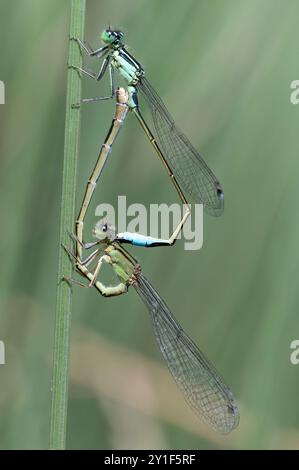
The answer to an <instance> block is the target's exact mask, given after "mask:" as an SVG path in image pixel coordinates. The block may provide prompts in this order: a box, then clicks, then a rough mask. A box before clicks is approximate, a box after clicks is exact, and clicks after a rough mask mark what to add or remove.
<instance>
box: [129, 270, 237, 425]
mask: <svg viewBox="0 0 299 470" xmlns="http://www.w3.org/2000/svg"><path fill="white" fill-rule="evenodd" d="M134 287H135V289H136V291H137V293H138V294H139V296H140V297H141V299H142V300H143V302H144V303H145V304H146V306H147V307H148V309H149V311H150V313H151V319H152V324H153V329H154V335H155V338H156V341H157V343H158V346H159V348H160V351H161V353H162V355H163V356H164V359H165V361H166V363H167V366H168V368H169V370H170V372H171V374H172V376H173V377H174V379H175V381H176V383H177V385H178V387H179V388H180V390H181V391H182V392H183V395H184V397H185V399H186V401H187V402H188V403H189V405H190V406H191V408H192V409H193V410H194V411H195V412H196V413H197V414H198V415H199V416H200V417H202V418H203V420H204V421H205V422H206V423H208V424H209V425H210V426H212V428H214V429H215V430H216V431H218V432H220V433H223V434H226V433H229V432H230V431H232V430H233V429H234V428H235V427H236V426H237V425H238V423H239V412H238V408H237V404H236V402H235V400H234V397H233V395H232V392H231V391H230V389H229V388H228V387H227V386H226V385H225V383H224V381H223V379H222V378H221V376H220V375H219V374H218V372H217V371H216V369H215V368H214V367H213V365H212V364H211V363H210V362H209V361H208V360H207V359H206V358H205V356H204V355H203V353H202V352H201V351H200V350H199V349H198V347H197V346H196V345H195V344H194V343H193V341H192V340H191V339H190V338H189V337H188V336H187V334H186V333H185V332H184V331H183V329H182V328H181V326H180V325H179V323H178V322H177V321H176V319H175V318H174V317H173V315H172V314H171V312H170V310H169V309H168V307H167V305H165V303H164V301H163V300H162V299H161V297H160V296H159V294H158V293H157V292H156V291H155V289H154V288H153V286H152V285H151V284H150V282H149V281H148V280H147V279H146V278H145V277H144V276H143V275H142V274H140V275H139V276H138V281H137V284H136V285H134Z"/></svg>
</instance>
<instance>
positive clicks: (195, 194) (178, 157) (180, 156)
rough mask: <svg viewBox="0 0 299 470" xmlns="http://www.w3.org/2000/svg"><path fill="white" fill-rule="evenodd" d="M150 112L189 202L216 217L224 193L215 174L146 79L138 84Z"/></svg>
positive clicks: (167, 157) (168, 159) (221, 208)
mask: <svg viewBox="0 0 299 470" xmlns="http://www.w3.org/2000/svg"><path fill="white" fill-rule="evenodd" d="M137 89H139V90H140V91H141V93H142V95H143V96H144V98H145V99H146V101H147V103H148V105H149V107H150V109H151V113H152V117H153V122H154V127H155V129H156V133H157V137H158V140H159V143H160V145H161V147H162V150H163V153H164V156H165V159H166V160H167V162H168V164H169V166H170V168H171V170H172V171H173V174H174V175H175V177H176V179H177V181H178V183H179V185H180V187H181V189H182V190H183V192H184V193H185V194H186V195H189V202H192V203H201V204H204V208H205V210H206V212H208V213H209V214H212V215H215V216H219V215H221V214H222V212H223V191H222V188H221V185H220V183H219V181H218V180H217V178H216V177H215V175H214V173H213V172H212V171H211V170H210V168H209V167H208V165H207V164H206V163H205V161H204V160H203V158H202V157H201V156H200V155H199V153H198V152H197V150H196V149H195V148H194V147H193V145H192V144H191V142H190V141H189V140H188V138H187V137H186V136H185V135H184V134H183V133H182V132H181V131H180V130H179V129H178V128H177V127H176V125H175V123H174V120H173V118H172V117H171V115H170V114H169V112H168V110H167V109H166V107H165V105H164V103H163V101H162V100H161V98H160V97H159V95H158V94H157V93H156V91H155V90H154V89H153V87H152V86H151V84H150V83H149V82H148V81H147V79H146V78H145V77H142V78H141V79H140V81H139V83H138V85H137Z"/></svg>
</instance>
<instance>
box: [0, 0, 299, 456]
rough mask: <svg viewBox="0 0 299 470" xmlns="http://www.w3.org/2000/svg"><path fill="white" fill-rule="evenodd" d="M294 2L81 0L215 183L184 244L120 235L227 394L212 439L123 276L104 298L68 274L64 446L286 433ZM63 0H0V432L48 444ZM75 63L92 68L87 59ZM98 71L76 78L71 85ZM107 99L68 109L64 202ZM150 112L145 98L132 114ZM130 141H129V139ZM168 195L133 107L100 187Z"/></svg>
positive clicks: (295, 382) (81, 174)
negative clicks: (74, 283) (121, 290)
mask: <svg viewBox="0 0 299 470" xmlns="http://www.w3.org/2000/svg"><path fill="white" fill-rule="evenodd" d="M298 15H299V3H298V1H297V0H288V1H286V2H282V1H280V0H277V1H276V0H263V1H260V0H252V1H250V2H248V1H246V0H226V1H223V0H213V1H209V0H185V1H184V2H182V1H181V0H164V1H163V2H161V1H160V0H150V1H149V0H126V1H125V2H124V1H123V0H101V1H97V0H87V17H86V27H85V37H86V39H87V40H88V41H89V42H90V43H91V44H92V45H94V46H98V47H99V45H100V44H99V40H100V37H99V36H100V33H101V30H102V29H103V28H104V27H105V26H107V25H108V24H109V23H111V24H112V25H113V26H116V27H120V28H123V30H124V31H126V32H127V35H126V41H127V43H128V45H129V51H130V52H131V53H133V54H134V55H135V56H136V57H137V59H138V60H139V61H140V62H141V63H142V64H143V65H144V67H145V70H146V73H147V76H148V78H149V79H150V81H151V82H152V84H153V85H154V87H155V88H156V89H157V90H158V91H159V93H160V94H161V96H162V98H163V99H164V100H165V102H166V103H167V106H168V107H169V109H170V111H171V113H172V114H173V115H174V116H175V117H176V120H177V123H178V125H179V126H180V127H181V128H183V129H184V130H185V131H186V133H187V135H188V136H189V137H190V139H191V140H192V142H194V144H195V146H196V147H197V148H199V149H200V151H201V153H202V154H203V155H204V157H205V159H206V161H207V162H208V164H209V165H210V166H211V168H213V170H214V171H215V173H216V174H217V176H218V177H219V179H220V181H221V182H222V184H223V187H224V190H225V213H224V216H223V217H221V218H219V219H213V218H211V217H205V226H204V236H205V239H204V246H203V249H202V250H200V251H196V252H194V251H189V252H186V251H184V250H183V242H182V241H179V242H178V243H177V244H176V245H175V246H174V247H173V248H170V249H166V248H164V249H163V248H157V249H156V250H148V251H147V250H142V249H136V248H135V249H134V250H133V249H132V252H134V254H135V255H136V256H137V257H138V259H139V260H140V261H141V263H142V266H143V270H144V272H145V273H146V275H147V276H148V277H149V279H151V280H152V282H153V284H154V285H155V286H156V287H157V289H158V291H159V292H160V293H161V295H162V296H163V297H164V298H165V300H166V302H167V304H168V305H169V306H170V308H171V309H172V311H173V312H174V314H175V315H176V317H177V318H178V319H179V321H180V322H181V323H182V325H183V326H184V328H185V329H186V330H187V331H189V332H191V333H192V337H193V339H194V340H195V341H196V343H197V344H199V345H200V347H201V349H202V350H203V351H204V352H205V353H206V354H207V356H208V357H209V358H210V359H211V360H212V361H213V362H214V363H215V365H216V366H217V369H218V370H219V371H221V373H222V375H223V376H224V377H225V379H226V381H227V382H228V384H229V385H230V386H231V388H232V390H233V391H234V394H235V395H236V397H237V400H238V403H239V404H240V413H241V421H240V425H239V427H238V429H237V430H236V431H234V432H233V433H232V434H231V435H229V436H227V437H222V436H219V435H217V434H216V433H214V432H213V431H211V430H210V429H209V428H208V427H207V426H205V425H204V424H202V423H201V422H200V421H199V420H198V419H197V418H196V417H195V416H193V414H192V412H191V411H190V410H189V409H188V407H187V405H185V402H184V400H183V398H182V397H181V395H180V394H179V392H178V391H177V389H176V386H175V385H174V383H173V382H172V379H171V377H170V376H169V374H168V371H167V370H166V367H165V365H164V363H163V362H162V359H161V357H160V355H159V352H158V351H157V348H156V345H155V343H154V339H153V336H152V334H151V326H150V322H149V317H148V315H147V312H146V310H145V308H144V306H143V305H142V304H141V302H140V300H139V299H138V297H137V296H136V294H135V292H134V290H133V291H131V292H130V293H129V294H128V295H126V296H123V297H120V298H116V299H111V300H108V299H103V298H101V297H100V296H99V295H98V294H97V292H96V291H95V290H90V291H89V290H87V289H80V288H79V287H74V304H73V312H72V341H71V354H72V355H71V371H70V387H69V413H68V439H67V446H68V448H72V449H80V448H83V449H84V448H99V449H100V448H120V449H124V448H155V449H167V448H173V449H175V448H183V449H184V448H185V449H188V448H195V449H217V448H219V449H223V448H233V449H238V448H265V449H269V448H270V449H274V448H299V407H298V405H297V403H298V400H297V399H298V390H299V375H298V374H299V365H298V366H297V367H296V366H294V365H291V363H290V352H291V351H290V343H291V341H292V340H293V339H298V338H299V328H298V300H299V299H298V277H299V256H298V254H297V253H298V248H297V242H298V239H299V222H298V216H297V207H298V204H297V200H298V174H299V160H298V118H299V107H296V106H294V105H292V104H291V103H290V83H291V81H292V80H295V79H299V67H298V44H299V30H298ZM68 21H69V1H66V0H65V1H63V2H61V0H51V1H50V0H13V1H7V0H0V42H1V44H2V47H1V66H0V79H1V80H3V81H4V82H5V84H6V104H5V105H4V106H1V107H0V125H1V132H0V155H1V160H0V165H1V167H0V168H1V169H0V178H1V182H0V192H1V193H0V201H1V202H0V211H1V212H0V220H1V231H0V237H1V243H0V247H1V248H0V249H1V265H0V276H1V279H0V340H2V341H4V342H5V345H6V362H7V364H6V365H2V366H0V436H1V437H0V447H1V448H2V449H16V448H22V449H23V448H24V449H28V448H34V449H40V448H47V447H48V441H49V416H50V399H51V395H50V393H51V392H50V381H51V358H52V345H53V319H54V310H55V291H56V270H57V254H58V247H59V242H58V233H59V214H60V195H61V182H62V178H61V174H62V159H63V138H64V118H65V92H66V70H67V69H66V65H67V34H68ZM87 64H88V67H89V68H92V67H93V68H94V69H97V67H98V66H99V64H98V62H96V63H90V62H88V61H87ZM106 90H108V82H105V83H103V84H102V85H98V84H96V83H93V82H92V81H89V80H85V81H84V85H83V93H84V96H85V97H89V96H95V95H99V94H102V93H103V92H105V91H106ZM113 110H114V103H113V102H106V103H102V104H98V105H92V106H90V107H88V106H87V107H85V108H84V109H83V113H82V126H81V144H80V145H81V146H80V161H79V167H78V201H77V203H78V206H79V204H80V201H81V199H82V195H83V191H84V188H85V184H86V181H87V178H88V176H89V174H90V171H91V169H92V167H93V164H94V161H95V158H96V156H97V152H98V149H99V147H100V145H101V143H102V141H103V138H104V136H105V134H106V132H107V129H108V127H109V123H110V121H111V116H112V113H113ZM145 114H146V116H148V114H147V113H145ZM132 143H134V147H133V148H132ZM118 194H121V195H124V194H125V195H127V198H128V203H131V202H142V203H146V204H148V203H149V202H167V201H169V202H170V201H174V200H177V199H176V196H175V194H174V192H173V190H172V188H171V187H170V185H169V182H168V180H167V177H166V174H165V172H164V170H163V168H162V167H161V164H160V162H159V161H158V159H157V158H156V156H155V155H154V154H153V152H152V149H151V148H150V146H149V144H148V143H147V141H146V140H145V138H144V135H143V133H142V131H141V129H140V127H139V125H138V124H137V122H136V120H135V119H134V117H133V116H131V115H130V116H129V117H128V119H127V121H126V123H125V126H124V129H123V131H122V132H121V135H120V137H119V139H118V140H117V142H116V145H115V147H114V149H113V154H112V156H111V158H110V161H109V164H108V166H107V167H106V169H105V173H104V177H103V179H102V181H101V185H100V188H98V190H97V193H96V197H95V199H94V201H93V206H92V207H91V210H90V213H89V218H88V224H87V231H86V232H85V238H86V239H90V238H91V237H89V236H88V233H89V228H88V227H90V228H91V226H92V224H93V223H94V221H95V218H94V208H95V206H96V205H97V204H98V203H99V202H103V201H105V202H115V201H116V197H117V195H118Z"/></svg>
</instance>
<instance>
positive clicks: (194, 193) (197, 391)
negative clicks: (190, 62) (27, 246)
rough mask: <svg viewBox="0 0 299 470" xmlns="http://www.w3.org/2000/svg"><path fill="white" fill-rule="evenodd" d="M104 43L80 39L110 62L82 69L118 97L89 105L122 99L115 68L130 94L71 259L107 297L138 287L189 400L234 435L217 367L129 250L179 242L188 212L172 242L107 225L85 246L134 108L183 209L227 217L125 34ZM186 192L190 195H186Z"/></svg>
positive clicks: (231, 405) (97, 171) (109, 34)
mask: <svg viewBox="0 0 299 470" xmlns="http://www.w3.org/2000/svg"><path fill="white" fill-rule="evenodd" d="M71 39H75V38H71ZM102 40H103V41H104V43H105V46H104V47H101V48H99V49H96V50H93V49H91V47H90V46H89V45H87V44H86V43H84V42H82V41H80V40H79V39H76V41H77V42H78V44H79V45H80V48H81V49H82V50H83V51H85V52H86V53H88V55H90V56H91V57H97V58H103V62H102V65H101V68H100V71H99V73H98V74H97V75H95V74H93V73H92V72H89V71H87V70H85V69H82V68H81V69H78V70H79V71H80V72H82V73H84V74H85V75H88V76H90V77H91V78H94V79H96V80H98V81H100V80H101V79H102V77H103V76H104V75H105V72H106V70H107V69H109V72H110V79H111V96H109V97H108V96H106V97H105V96H103V97H97V98H90V99H84V100H82V101H83V102H95V101H101V100H105V99H110V98H112V97H113V96H114V95H115V77H114V75H115V71H116V70H117V71H119V73H120V75H121V76H122V77H123V78H125V80H126V81H127V91H125V90H124V89H119V90H118V91H117V93H116V97H117V102H116V114H115V117H114V119H113V121H112V125H111V127H110V129H109V132H108V135H107V137H106V140H105V143H104V144H103V145H102V148H101V151H100V154H99V157H98V161H97V163H96V166H95V168H94V171H93V173H92V175H91V178H90V179H89V182H88V184H87V188H86V192H85V196H84V200H83V203H82V206H81V210H80V213H79V217H78V219H77V223H76V236H75V240H76V247H77V249H76V254H75V255H72V254H71V255H72V256H73V257H74V258H75V264H76V268H77V270H78V271H79V272H80V273H81V274H82V275H83V276H85V277H86V278H87V279H88V280H89V285H88V286H87V287H95V288H96V289H97V290H98V291H99V292H100V293H101V294H102V295H103V296H105V297H111V296H116V295H121V294H124V293H126V292H127V290H128V288H129V286H133V287H134V288H135V290H136V292H137V293H138V295H139V296H140V298H141V299H142V300H143V302H144V303H145V305H146V306H147V308H148V310H149V312H150V317H151V321H152V326H153V331H154V336H155V339H156V341H157V344H158V346H159V349H160V351H161V353H162V355H163V357H164V359H165V361H166V363H167V366H168V368H169V370H170V372H171V374H172V375H173V377H174V379H175V381H176V383H177V385H178V387H179V388H180V389H181V390H182V392H183V395H184V397H185V399H186V400H187V402H188V403H189V404H190V405H191V407H192V409H193V410H194V411H195V412H196V413H197V414H199V415H200V416H201V417H202V418H203V419H204V420H205V421H206V422H207V423H208V424H210V425H211V426H212V427H213V428H214V429H216V430H217V431H219V432H221V433H227V432H230V431H231V430H232V429H234V428H235V427H236V426H237V425H238V422H239V414H238V408H237V405H236V402H235V400H234V398H233V395H232V392H231V391H230V389H229V388H228V387H227V386H226V385H225V383H224V380H223V379H222V378H221V376H220V375H219V374H218V372H217V371H216V369H215V368H214V367H213V366H212V364H211V363H210V362H209V361H208V360H207V359H206V358H205V356H204V355H203V353H202V352H201V351H200V350H199V349H198V347H197V346H196V345H195V344H194V343H193V341H192V340H191V339H190V338H189V337H188V335H187V334H186V333H185V332H184V331H183V329H182V327H181V326H180V325H179V323H178V322H177V320H176V319H175V318H174V317H173V315H172V313H171V312H170V310H169V308H168V307H167V306H166V304H165V302H164V301H163V300H162V298H161V297H160V295H159V294H158V293H157V291H156V290H155V289H154V288H153V286H152V285H151V283H150V282H149V281H148V280H147V279H146V278H145V276H144V275H143V274H142V272H141V268H140V265H139V263H138V262H137V261H136V259H135V258H134V257H133V256H132V255H131V254H130V253H129V252H128V251H127V250H126V249H125V248H124V246H123V244H124V243H131V244H135V245H139V246H157V245H171V244H173V243H174V241H175V239H176V236H177V234H178V232H179V231H180V230H181V228H182V226H183V224H184V221H185V220H186V218H187V217H188V215H189V211H187V213H185V215H184V217H183V219H182V221H181V222H180V224H179V225H178V227H177V228H176V229H175V231H174V234H173V235H172V237H170V239H169V240H160V239H152V238H151V237H146V236H140V235H136V234H130V233H127V232H125V233H124V234H117V233H116V232H115V228H114V227H113V226H111V225H110V224H109V221H107V222H104V223H103V222H99V223H97V224H96V226H95V229H94V236H95V238H96V241H94V242H91V243H84V242H83V224H84V218H85V214H86V211H87V208H88V206H89V203H90V200H91V197H92V195H93V192H94V189H95V186H96V183H97V181H98V179H99V177H100V175H101V172H102V169H103V167H104V165H105V162H106V159H107V157H108V155H109V153H110V151H111V147H112V144H113V142H114V140H115V138H116V137H117V135H118V132H119V130H120V128H121V125H122V123H123V121H124V119H125V117H126V114H127V111H128V109H130V110H131V111H132V112H133V113H134V115H135V116H136V117H137V119H138V121H139V122H140V124H141V125H142V128H143V129H144V131H145V133H146V135H147V137H148V138H149V140H150V142H151V143H152V145H153V147H154V149H155V151H156V152H157V154H158V155H159V157H160V158H161V160H162V162H163V163H164V165H165V167H166V169H167V171H168V173H169V176H170V178H171V180H172V182H173V184H174V186H175V188H176V190H177V192H178V194H179V197H180V199H181V201H182V202H183V203H184V204H188V202H198V203H203V204H204V207H205V208H206V210H207V212H209V213H211V214H213V215H220V214H221V213H222V211H223V191H222V189H221V186H220V184H219V182H218V180H217V179H216V177H215V176H214V174H213V173H212V171H211V170H210V169H209V167H208V166H207V165H206V163H205V162H204V160H203V159H202V158H201V157H200V156H199V154H198V153H197V151H196V150H195V149H194V147H193V146H192V144H191V143H190V142H189V140H188V139H187V138H186V136H185V135H184V134H183V133H182V132H180V131H179V130H178V128H177V127H176V125H175V123H174V121H173V119H172V117H171V116H170V114H169V112H168V111H167V109H166V107H165V105H164V103H163V102H162V100H161V98H160V97H159V96H158V95H157V93H156V92H155V91H154V89H153V88H152V86H151V85H150V84H149V82H148V80H147V79H146V78H145V74H144V70H143V68H142V67H141V65H140V64H139V63H138V62H137V61H136V59H135V58H134V57H133V56H131V55H130V54H129V53H128V52H127V50H126V48H125V46H124V44H123V33H122V32H121V31H116V30H111V29H110V28H109V29H107V30H105V31H104V32H103V33H102ZM74 68H76V67H74ZM139 92H141V94H142V95H143V96H144V98H145V99H146V101H147V103H148V105H149V106H150V109H151V113H152V117H153V122H154V127H155V131H156V136H157V139H156V137H155V136H154V134H153V132H152V131H151V129H150V127H149V126H148V124H147V123H146V121H145V120H144V118H143V116H142V114H141V111H140V107H139V103H138V94H139ZM75 106H78V104H75ZM185 194H187V195H188V196H187V197H186V196H185ZM82 248H85V249H91V248H94V250H93V252H92V253H91V255H89V256H88V257H87V258H86V259H82ZM93 263H94V264H95V267H94V268H93V269H91V268H90V266H92V264H93ZM103 263H108V264H110V265H111V266H112V268H113V270H114V272H115V274H116V276H117V277H118V279H119V283H118V284H117V285H116V286H105V285H104V284H102V283H101V282H100V281H99V279H98V276H99V273H100V270H101V267H102V265H103ZM82 285H83V284H82Z"/></svg>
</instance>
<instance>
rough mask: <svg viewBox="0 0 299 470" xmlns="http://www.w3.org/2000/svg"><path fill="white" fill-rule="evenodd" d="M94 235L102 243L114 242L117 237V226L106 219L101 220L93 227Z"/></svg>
mask: <svg viewBox="0 0 299 470" xmlns="http://www.w3.org/2000/svg"><path fill="white" fill-rule="evenodd" d="M93 236H94V237H95V238H96V239H97V240H99V242H102V243H107V242H112V241H113V240H114V239H115V227H114V225H112V224H109V223H108V222H106V221H103V220H99V222H97V223H96V225H95V227H94V229H93Z"/></svg>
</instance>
